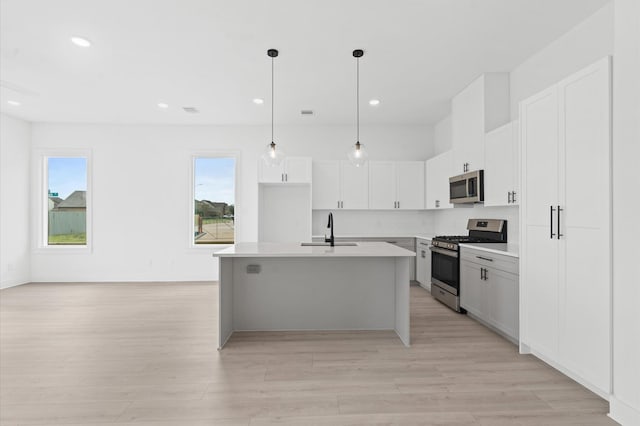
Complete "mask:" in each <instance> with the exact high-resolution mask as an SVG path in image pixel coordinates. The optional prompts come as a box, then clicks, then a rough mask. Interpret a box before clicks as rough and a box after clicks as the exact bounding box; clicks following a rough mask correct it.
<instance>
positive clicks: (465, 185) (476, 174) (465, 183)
mask: <svg viewBox="0 0 640 426" xmlns="http://www.w3.org/2000/svg"><path fill="white" fill-rule="evenodd" d="M483 201H484V170H475V171H473V172H469V173H465V174H463V175H458V176H454V177H451V178H449V202H450V203H453V204H456V203H458V204H460V203H481V202H483Z"/></svg>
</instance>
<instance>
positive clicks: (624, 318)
mask: <svg viewBox="0 0 640 426" xmlns="http://www.w3.org/2000/svg"><path fill="white" fill-rule="evenodd" d="M615 6H616V14H615V22H616V25H615V57H614V64H613V81H614V83H613V397H612V398H611V402H610V403H611V416H612V417H613V418H614V419H615V420H616V421H618V422H620V423H622V424H624V425H640V317H639V316H638V306H640V263H639V262H638V249H637V247H636V242H637V241H638V240H640V227H638V213H637V212H638V211H639V210H640V202H638V198H637V197H635V196H631V197H630V196H629V194H635V193H636V192H637V187H638V183H640V179H639V178H638V173H637V171H638V159H639V158H640V81H639V80H638V76H640V2H639V1H638V0H616V2H615Z"/></svg>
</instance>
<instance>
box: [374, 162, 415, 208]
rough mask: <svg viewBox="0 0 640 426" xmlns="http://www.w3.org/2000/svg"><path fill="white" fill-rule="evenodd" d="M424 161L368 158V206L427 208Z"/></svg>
mask: <svg viewBox="0 0 640 426" xmlns="http://www.w3.org/2000/svg"><path fill="white" fill-rule="evenodd" d="M424 182H425V178H424V162H423V161H369V208H370V209H374V210H391V209H401V210H421V209H424V194H425V191H424Z"/></svg>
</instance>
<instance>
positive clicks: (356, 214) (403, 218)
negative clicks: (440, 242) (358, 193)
mask: <svg viewBox="0 0 640 426" xmlns="http://www.w3.org/2000/svg"><path fill="white" fill-rule="evenodd" d="M329 211H331V212H333V221H334V234H335V235H336V236H338V237H339V236H341V235H345V236H347V235H348V236H351V235H356V236H372V237H375V236H381V237H385V236H396V237H402V236H410V235H416V234H424V233H427V234H433V215H432V214H429V212H426V211H416V210H407V211H397V210H396V211H394V210H361V211H359V210H337V209H336V210H314V211H313V217H312V220H313V225H312V233H313V235H324V234H326V233H327V217H328V215H329Z"/></svg>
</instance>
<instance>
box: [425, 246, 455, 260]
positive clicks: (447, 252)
mask: <svg viewBox="0 0 640 426" xmlns="http://www.w3.org/2000/svg"><path fill="white" fill-rule="evenodd" d="M429 250H431V251H432V252H435V253H438V254H443V255H445V256H449V257H456V258H457V257H458V252H457V251H451V250H445V249H441V248H437V247H429Z"/></svg>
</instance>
